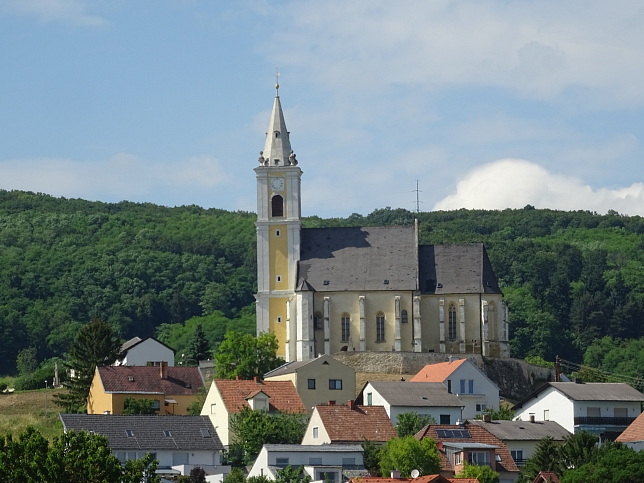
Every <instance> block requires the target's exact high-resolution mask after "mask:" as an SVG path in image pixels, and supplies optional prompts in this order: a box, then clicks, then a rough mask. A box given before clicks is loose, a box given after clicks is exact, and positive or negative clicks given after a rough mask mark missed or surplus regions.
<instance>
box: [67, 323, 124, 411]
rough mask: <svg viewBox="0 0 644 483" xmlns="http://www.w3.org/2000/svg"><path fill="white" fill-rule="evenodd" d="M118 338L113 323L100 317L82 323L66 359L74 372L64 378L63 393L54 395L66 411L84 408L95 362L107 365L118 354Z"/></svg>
mask: <svg viewBox="0 0 644 483" xmlns="http://www.w3.org/2000/svg"><path fill="white" fill-rule="evenodd" d="M120 349H121V341H120V340H119V338H118V337H116V335H114V331H113V330H112V327H111V326H110V325H109V324H108V323H106V322H103V321H102V320H98V319H94V320H93V321H92V322H91V323H90V324H87V325H85V326H83V327H82V328H81V329H80V331H79V332H78V336H77V337H76V340H75V341H74V343H73V344H72V347H71V349H70V350H69V359H68V360H67V362H66V363H65V365H66V366H67V368H68V369H70V370H72V371H73V374H74V376H73V377H70V378H69V379H67V381H65V383H64V384H63V386H64V387H65V388H66V389H67V392H66V393H64V394H60V395H58V394H57V395H56V403H57V404H58V405H60V406H62V407H63V408H64V409H65V411H67V412H70V413H71V412H83V411H85V405H86V404H87V395H88V394H89V387H90V385H91V384H92V379H93V377H94V371H95V369H96V367H97V366H108V365H110V364H112V363H113V362H114V361H116V360H117V359H118V357H119V355H120Z"/></svg>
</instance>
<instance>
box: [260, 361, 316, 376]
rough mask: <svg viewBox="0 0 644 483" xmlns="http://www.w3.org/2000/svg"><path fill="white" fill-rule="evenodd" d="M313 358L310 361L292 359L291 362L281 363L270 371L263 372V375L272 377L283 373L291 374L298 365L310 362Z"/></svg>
mask: <svg viewBox="0 0 644 483" xmlns="http://www.w3.org/2000/svg"><path fill="white" fill-rule="evenodd" d="M313 360H315V359H312V360H310V361H292V362H287V363H286V364H282V365H281V366H279V367H278V368H276V369H273V370H272V371H269V372H267V373H266V374H264V377H272V376H282V375H284V374H293V373H294V372H296V371H297V370H298V369H299V368H300V367H302V366H305V365H307V364H308V363H309V362H312V361H313Z"/></svg>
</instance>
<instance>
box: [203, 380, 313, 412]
mask: <svg viewBox="0 0 644 483" xmlns="http://www.w3.org/2000/svg"><path fill="white" fill-rule="evenodd" d="M214 384H215V385H216V386H217V389H218V390H219V393H220V394H221V398H222V399H223V401H224V405H225V406H226V409H227V410H228V412H229V413H238V412H239V411H241V410H242V408H245V407H250V406H249V404H248V401H247V398H250V397H253V396H255V395H257V394H258V393H259V392H260V391H261V392H263V393H264V394H266V395H267V396H268V397H269V399H268V404H269V411H280V412H289V413H305V412H306V408H305V407H304V403H302V400H301V399H300V396H299V394H298V393H297V390H296V389H295V386H294V385H293V383H292V382H291V381H255V380H252V381H249V380H228V379H216V380H215V381H214Z"/></svg>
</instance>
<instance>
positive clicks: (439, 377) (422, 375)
mask: <svg viewBox="0 0 644 483" xmlns="http://www.w3.org/2000/svg"><path fill="white" fill-rule="evenodd" d="M465 361H467V359H458V360H456V361H449V362H440V363H438V364H427V365H426V366H425V367H423V368H422V369H421V370H420V371H418V374H416V375H415V376H414V377H412V378H411V379H410V380H411V382H443V381H444V380H445V379H447V378H448V377H449V376H450V375H451V374H452V372H454V371H455V370H456V369H458V368H459V367H460V366H461V365H462V364H463V363H464V362H465Z"/></svg>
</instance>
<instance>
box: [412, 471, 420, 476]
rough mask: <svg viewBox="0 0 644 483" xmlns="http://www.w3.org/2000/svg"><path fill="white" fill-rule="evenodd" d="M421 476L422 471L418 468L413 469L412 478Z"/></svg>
mask: <svg viewBox="0 0 644 483" xmlns="http://www.w3.org/2000/svg"><path fill="white" fill-rule="evenodd" d="M419 476H420V471H418V470H411V477H412V478H418V477H419Z"/></svg>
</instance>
